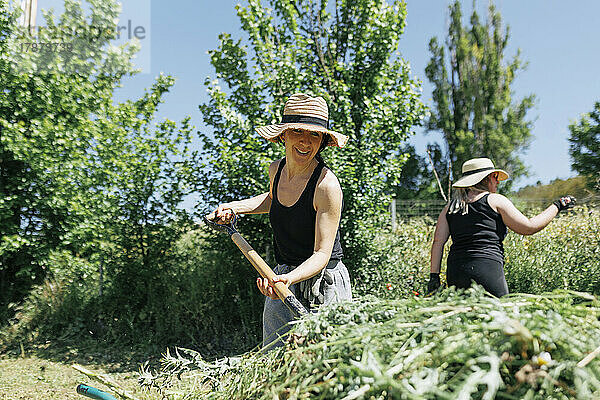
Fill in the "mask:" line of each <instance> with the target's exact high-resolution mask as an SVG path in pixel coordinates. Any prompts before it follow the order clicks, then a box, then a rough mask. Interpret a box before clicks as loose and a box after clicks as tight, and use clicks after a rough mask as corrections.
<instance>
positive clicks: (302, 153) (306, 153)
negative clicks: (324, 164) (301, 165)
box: [296, 147, 310, 156]
mask: <svg viewBox="0 0 600 400" xmlns="http://www.w3.org/2000/svg"><path fill="white" fill-rule="evenodd" d="M296 151H297V152H298V153H299V154H300V155H303V156H306V155H308V154H309V153H310V151H308V150H307V151H300V150H299V149H298V148H297V147H296Z"/></svg>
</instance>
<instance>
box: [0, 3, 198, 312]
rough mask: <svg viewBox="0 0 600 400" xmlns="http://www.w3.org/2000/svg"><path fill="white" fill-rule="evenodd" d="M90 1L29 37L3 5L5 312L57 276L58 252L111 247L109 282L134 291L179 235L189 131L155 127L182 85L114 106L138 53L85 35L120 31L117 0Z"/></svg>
mask: <svg viewBox="0 0 600 400" xmlns="http://www.w3.org/2000/svg"><path fill="white" fill-rule="evenodd" d="M88 3H89V5H90V8H89V11H88V12H84V10H83V7H82V5H81V2H79V1H76V0H65V12H64V14H62V15H61V16H60V17H59V18H58V19H57V18H55V17H54V16H53V15H52V14H51V13H45V19H46V23H47V26H48V28H47V29H45V30H43V31H40V32H39V33H38V35H39V36H38V37H36V38H31V37H28V36H27V35H29V32H20V31H19V29H18V26H17V23H16V20H17V17H18V15H17V14H16V13H15V12H13V11H11V10H10V9H9V8H8V5H7V3H6V1H5V0H0V10H1V14H0V16H1V17H0V47H1V48H2V52H1V53H0V72H1V73H0V93H1V95H0V310H2V311H4V310H6V309H7V308H6V307H5V306H6V304H8V303H13V302H18V301H20V300H21V299H22V298H23V296H24V295H25V294H26V293H27V291H28V290H29V288H30V287H31V285H32V284H35V283H39V282H40V281H41V280H42V279H44V278H45V277H46V276H47V274H48V273H50V274H52V273H53V272H56V271H54V268H55V265H53V264H52V263H50V262H48V257H49V255H50V254H51V253H52V252H55V251H66V252H68V253H70V254H77V255H78V256H80V257H82V258H84V259H86V261H88V262H90V263H92V264H96V263H98V261H99V259H100V258H101V256H103V254H102V253H103V252H106V253H107V254H106V256H105V257H104V261H105V262H106V266H107V271H106V272H107V274H106V275H107V278H114V279H112V284H113V285H115V286H120V287H123V286H126V288H124V289H123V290H122V291H121V293H120V294H127V293H128V292H129V294H131V292H133V291H134V290H137V286H136V285H133V286H132V282H139V284H140V286H142V285H146V284H147V282H148V280H141V279H138V280H136V279H132V278H134V276H133V275H135V274H138V275H144V274H145V275H146V276H147V275H149V274H151V273H153V272H152V271H154V272H156V270H157V268H155V266H156V263H158V262H159V260H160V256H162V255H164V254H165V253H166V248H167V247H168V246H169V244H170V243H171V242H173V239H174V238H175V237H176V236H177V226H176V225H177V224H175V223H174V222H173V221H174V220H177V219H178V218H179V217H180V210H178V209H177V207H178V205H179V203H180V201H181V200H182V198H183V197H184V196H185V194H186V190H187V188H186V183H185V182H186V179H187V178H188V177H189V171H191V170H192V167H191V166H190V164H193V163H194V160H195V158H194V154H193V152H192V151H191V150H190V146H189V144H190V141H191V131H192V128H191V127H190V126H189V124H188V122H187V121H184V122H183V124H182V125H181V126H180V127H178V126H177V124H175V123H174V122H171V121H168V120H167V121H164V122H162V123H160V124H158V126H153V119H154V117H155V113H156V110H157V108H158V106H159V104H160V102H161V101H162V100H161V99H162V96H163V95H164V94H165V93H166V92H168V90H169V89H170V87H171V86H172V85H173V83H174V79H173V78H171V77H168V76H163V75H161V76H159V77H158V78H157V79H156V83H155V84H154V85H153V87H152V88H151V89H150V90H148V91H147V93H146V94H145V95H144V96H143V97H142V98H140V99H137V100H135V101H126V102H124V103H117V102H115V101H114V99H113V93H114V90H115V88H117V87H118V86H119V85H120V84H121V80H122V78H123V77H124V76H127V75H130V74H133V73H134V68H133V64H132V59H133V56H134V54H135V52H136V50H137V48H136V47H135V46H131V45H129V44H125V45H122V46H120V47H115V46H113V45H112V44H111V40H112V39H113V38H114V35H113V34H107V35H98V36H96V37H95V39H94V40H89V38H87V39H86V37H85V34H86V33H89V32H93V29H99V28H100V27H105V28H106V30H103V31H105V32H108V31H109V29H108V28H114V21H115V19H116V18H117V17H118V15H119V7H118V4H117V3H116V1H112V0H111V1H109V0H90V1H88ZM75 28H77V29H75ZM73 31H74V32H76V33H75V35H76V36H77V35H80V36H79V37H78V38H77V39H78V40H74V41H73V42H72V43H73V44H74V46H73V48H72V49H71V50H70V51H56V52H55V51H53V50H51V49H50V50H47V51H45V52H44V51H42V49H39V50H40V51H30V52H24V51H21V49H20V47H19V45H20V43H22V42H24V41H25V42H31V41H32V40H37V41H39V42H51V41H52V40H51V39H52V34H56V33H57V32H58V33H60V32H73ZM22 35H25V37H23V36H22ZM136 276H137V275H136ZM107 281H110V279H107ZM109 283H110V282H109ZM141 291H142V290H141V289H140V292H141ZM140 296H142V295H140ZM143 297H144V298H147V295H146V292H144V293H143ZM4 317H6V315H4V314H3V312H0V320H2V319H3V318H4Z"/></svg>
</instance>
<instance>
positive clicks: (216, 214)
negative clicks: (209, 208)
mask: <svg viewBox="0 0 600 400" xmlns="http://www.w3.org/2000/svg"><path fill="white" fill-rule="evenodd" d="M234 213H235V211H234V210H233V208H231V206H230V205H229V204H219V206H218V207H217V209H216V210H215V211H213V212H211V213H210V214H208V215H207V216H206V218H207V219H209V220H211V221H215V222H216V223H217V224H228V223H230V222H231V220H232V219H233V216H234Z"/></svg>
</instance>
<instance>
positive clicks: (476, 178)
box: [452, 169, 509, 188]
mask: <svg viewBox="0 0 600 400" xmlns="http://www.w3.org/2000/svg"><path fill="white" fill-rule="evenodd" d="M494 172H498V180H499V181H505V180H507V179H508V178H509V175H508V172H506V171H504V170H502V169H489V170H487V171H481V172H476V173H474V174H472V175H467V176H463V177H462V178H460V179H459V180H457V181H456V182H454V183H453V184H452V187H456V188H466V187H471V186H475V185H477V184H478V183H479V182H481V181H482V180H483V178H485V177H486V176H488V175H489V174H493V173H494Z"/></svg>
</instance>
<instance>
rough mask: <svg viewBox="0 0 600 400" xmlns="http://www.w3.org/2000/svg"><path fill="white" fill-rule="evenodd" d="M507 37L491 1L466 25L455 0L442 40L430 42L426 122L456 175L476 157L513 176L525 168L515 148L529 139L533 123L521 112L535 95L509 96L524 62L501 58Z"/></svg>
mask: <svg viewBox="0 0 600 400" xmlns="http://www.w3.org/2000/svg"><path fill="white" fill-rule="evenodd" d="M508 39H509V34H508V28H506V29H504V28H503V26H502V19H501V16H500V13H499V12H497V11H496V9H495V7H494V5H493V4H492V3H490V5H489V10H488V19H487V21H486V22H485V23H482V22H481V21H480V18H479V15H478V14H477V12H476V11H473V13H472V14H471V18H470V26H463V25H462V11H461V6H460V2H459V1H455V2H454V3H453V4H452V5H451V6H450V24H449V27H448V36H447V38H446V43H445V46H444V45H441V44H439V42H438V39H437V38H435V37H434V38H432V39H431V41H430V42H429V50H430V51H431V60H430V62H429V64H428V65H427V68H426V69H425V73H426V75H427V78H428V79H429V80H430V81H431V83H432V84H433V87H434V90H433V102H434V107H433V110H432V113H431V117H430V118H429V120H428V121H427V128H428V129H429V130H431V131H440V132H442V134H443V137H444V141H445V145H446V146H447V151H448V157H449V161H450V162H451V163H452V172H453V175H454V176H455V177H456V176H459V175H460V173H461V167H462V163H463V162H465V161H466V160H468V159H470V158H475V157H489V158H491V159H492V160H493V161H494V162H495V164H496V165H498V166H499V167H501V168H505V169H507V170H508V171H510V173H511V175H512V176H513V177H514V178H518V177H519V176H521V175H523V174H525V173H526V168H525V166H524V164H523V162H522V160H521V159H520V158H519V153H520V152H521V151H522V150H524V149H525V148H526V147H527V145H528V143H529V141H530V140H531V132H530V131H531V126H532V123H531V122H530V121H527V120H526V119H525V118H526V114H527V112H528V111H529V109H530V108H531V107H532V106H533V103H534V96H533V95H530V96H527V97H525V98H523V99H522V100H521V101H519V102H513V100H512V93H511V85H512V83H513V81H514V79H515V77H516V75H517V72H518V71H519V70H520V69H522V67H523V63H522V61H521V60H520V58H519V53H517V55H516V56H515V57H514V58H513V59H512V60H511V61H510V62H509V63H507V64H505V63H504V51H505V49H506V46H507V45H508Z"/></svg>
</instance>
